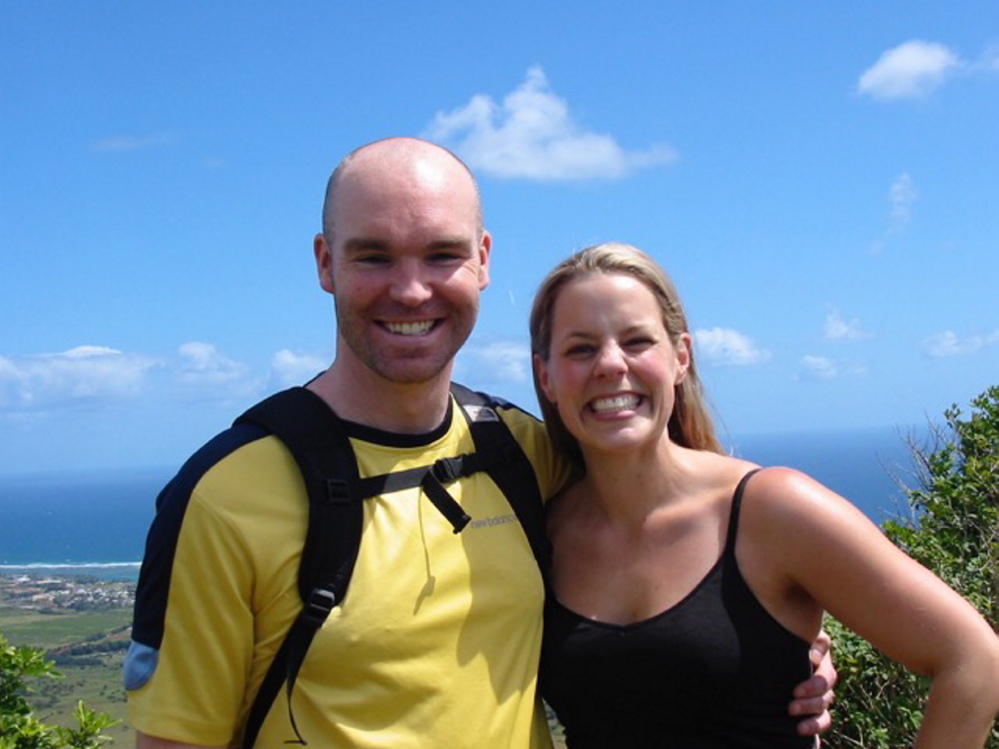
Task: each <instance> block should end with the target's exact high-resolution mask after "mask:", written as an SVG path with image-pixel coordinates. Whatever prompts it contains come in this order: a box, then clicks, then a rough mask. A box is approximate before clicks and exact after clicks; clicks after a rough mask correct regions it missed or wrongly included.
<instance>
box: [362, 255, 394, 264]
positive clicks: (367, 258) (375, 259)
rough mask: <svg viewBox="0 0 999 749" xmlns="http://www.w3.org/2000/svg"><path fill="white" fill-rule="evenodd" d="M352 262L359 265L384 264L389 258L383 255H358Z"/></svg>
mask: <svg viewBox="0 0 999 749" xmlns="http://www.w3.org/2000/svg"><path fill="white" fill-rule="evenodd" d="M354 262H356V263H359V264H361V265H386V264H387V263H388V262H389V259H388V258H387V257H386V256H385V255H358V256H357V257H356V258H354Z"/></svg>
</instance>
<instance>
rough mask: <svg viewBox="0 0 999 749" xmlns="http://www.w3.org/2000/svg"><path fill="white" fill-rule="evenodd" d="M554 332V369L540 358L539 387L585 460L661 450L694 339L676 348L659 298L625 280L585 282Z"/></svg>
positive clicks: (570, 293)
mask: <svg viewBox="0 0 999 749" xmlns="http://www.w3.org/2000/svg"><path fill="white" fill-rule="evenodd" d="M551 328H552V336H551V349H550V351H549V358H548V361H547V362H544V361H542V360H541V359H540V358H539V357H535V367H537V371H538V379H539V382H540V384H541V387H542V389H543V390H544V392H545V395H546V396H547V397H548V399H549V400H551V401H552V402H553V403H554V404H555V405H556V407H557V408H558V411H559V415H560V416H561V417H562V420H563V421H564V422H565V426H566V428H567V429H568V430H569V432H570V433H571V434H572V435H573V436H574V437H575V438H576V439H577V440H579V443H580V446H581V447H582V449H583V451H584V453H588V452H592V451H594V450H596V451H611V452H613V451H622V450H633V449H640V448H643V447H648V446H649V445H653V446H654V445H656V444H658V443H659V441H660V440H661V438H662V437H663V435H664V434H665V433H666V427H667V424H668V423H669V417H670V414H671V413H672V411H673V406H674V386H675V385H677V384H679V383H680V382H681V381H682V380H683V377H684V374H685V373H686V370H687V365H688V362H689V344H690V336H689V335H688V334H687V333H683V334H681V335H680V336H679V339H678V341H677V343H676V344H675V345H674V343H673V341H672V340H671V338H670V335H669V333H668V331H667V330H666V328H665V326H664V324H663V318H662V312H661V310H660V308H659V305H658V304H657V302H656V298H655V296H654V295H653V293H652V291H651V290H650V289H649V288H648V287H647V286H646V285H645V284H644V283H642V282H641V281H639V280H638V279H636V278H634V277H633V276H630V275H628V274H625V273H591V274H588V275H585V276H581V277H579V278H576V279H574V280H572V281H570V282H568V283H567V284H566V285H565V286H564V287H562V289H561V291H560V292H559V294H558V297H557V298H556V301H555V304H554V306H553V308H552V321H551Z"/></svg>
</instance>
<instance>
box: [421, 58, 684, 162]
mask: <svg viewBox="0 0 999 749" xmlns="http://www.w3.org/2000/svg"><path fill="white" fill-rule="evenodd" d="M425 137H427V138H428V139H430V140H434V141H437V142H439V143H441V144H443V145H446V146H448V147H449V148H451V149H452V150H454V151H455V152H456V153H458V154H459V155H460V156H461V157H462V158H463V159H464V160H465V161H466V162H467V163H468V165H469V166H470V167H471V168H472V169H473V170H475V171H478V172H481V173H483V174H489V175H492V176H494V177H505V178H525V179H536V180H584V179H608V178H620V177H624V176H627V175H629V174H631V173H633V172H636V171H638V170H640V169H646V168H650V167H656V166H662V165H665V164H670V163H672V162H674V161H675V160H676V159H677V154H676V152H675V151H674V150H673V149H672V148H670V147H669V146H666V145H663V144H655V145H652V146H650V147H649V148H647V149H645V150H643V151H627V150H625V149H623V148H622V147H621V146H620V145H619V144H618V143H617V141H616V140H615V139H614V138H613V137H612V136H610V135H605V134H601V133H594V132H589V131H587V130H585V129H584V128H582V127H580V126H579V125H577V124H576V123H575V122H574V121H573V118H572V115H571V114H570V112H569V106H568V104H566V102H565V100H564V99H561V98H559V97H558V96H556V95H555V94H554V93H553V92H552V90H551V87H550V86H549V84H548V79H547V78H546V77H545V73H544V71H543V70H542V69H541V68H540V67H533V68H531V69H530V70H528V71H527V77H526V78H525V80H524V82H523V83H522V84H521V85H520V86H519V87H518V88H516V89H515V90H514V91H513V92H511V93H509V94H507V96H506V97H505V98H504V99H503V103H502V104H496V103H495V102H494V101H493V100H492V98H491V97H489V96H487V95H485V94H479V95H476V96H473V97H472V99H471V100H470V101H469V102H468V104H466V105H465V106H463V107H459V108H458V109H454V110H452V111H450V112H438V113H437V115H436V116H435V117H434V121H433V123H432V124H431V126H430V127H429V128H428V129H427V132H426V133H425Z"/></svg>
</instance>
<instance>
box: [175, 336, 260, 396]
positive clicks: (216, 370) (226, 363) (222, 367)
mask: <svg viewBox="0 0 999 749" xmlns="http://www.w3.org/2000/svg"><path fill="white" fill-rule="evenodd" d="M177 353H178V354H179V355H180V366H179V368H178V372H177V380H178V381H179V382H180V383H182V384H184V385H195V386H203V385H209V386H214V385H227V384H230V383H234V382H237V381H239V380H241V379H243V378H244V377H245V375H246V373H247V370H246V367H245V366H244V365H242V364H240V363H239V362H237V361H235V360H233V359H230V358H228V357H226V356H223V355H222V354H221V353H219V350H218V349H217V348H216V347H215V346H213V345H212V344H210V343H201V342H198V341H193V342H191V343H185V344H183V345H182V346H181V347H180V348H179V349H177Z"/></svg>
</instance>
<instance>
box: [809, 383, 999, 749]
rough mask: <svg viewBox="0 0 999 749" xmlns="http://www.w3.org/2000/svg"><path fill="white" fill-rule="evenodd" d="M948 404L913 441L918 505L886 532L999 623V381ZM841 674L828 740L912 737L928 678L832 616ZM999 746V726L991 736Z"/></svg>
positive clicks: (878, 747)
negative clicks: (938, 421) (921, 438)
mask: <svg viewBox="0 0 999 749" xmlns="http://www.w3.org/2000/svg"><path fill="white" fill-rule="evenodd" d="M971 407H972V410H971V413H970V414H969V415H967V417H964V414H963V413H962V412H961V409H960V408H958V406H957V405H954V406H952V407H951V408H950V409H948V410H947V411H945V412H944V419H945V424H944V425H943V426H939V427H935V428H933V430H932V434H931V440H930V445H929V446H922V447H921V446H919V445H916V444H915V443H913V442H911V441H910V447H911V448H912V455H913V460H914V463H915V468H916V478H917V484H918V488H915V489H908V490H907V491H906V495H907V499H908V504H909V507H910V510H911V512H910V515H909V517H905V518H896V519H894V520H889V521H887V522H886V523H885V524H884V531H885V534H886V535H887V536H888V538H890V539H891V540H892V541H893V542H894V543H895V544H896V545H897V546H899V547H900V548H901V549H903V550H904V551H905V552H906V553H907V554H909V555H910V556H911V557H913V558H914V559H916V560H917V561H918V562H920V563H921V564H922V565H924V566H925V567H927V568H929V569H931V570H933V572H935V573H936V574H937V575H938V576H940V577H941V578H942V579H943V580H944V581H945V582H946V583H947V584H948V585H950V586H951V587H952V588H954V589H955V590H956V591H958V592H959V593H960V594H961V595H962V596H964V597H965V598H966V599H967V600H968V601H970V602H971V604H972V605H974V606H975V608H977V609H978V611H979V612H981V613H982V615H983V616H984V617H985V618H986V619H988V621H989V623H990V624H991V625H992V628H993V629H997V630H999V626H997V625H999V386H995V387H991V388H989V389H988V390H986V391H985V392H984V393H982V394H981V395H979V396H978V397H977V398H975V399H973V400H972V401H971ZM826 629H827V630H828V631H829V633H830V634H831V635H832V637H833V641H834V643H835V648H836V653H835V659H836V668H837V670H838V671H839V674H840V684H839V687H838V688H837V692H836V695H837V696H836V707H835V711H834V718H833V729H832V731H830V736H829V738H828V739H827V740H826V742H825V745H826V746H830V747H833V749H839V748H840V747H843V748H844V749H845V748H847V747H863V749H890V748H892V747H899V746H911V745H912V740H913V736H914V734H915V731H916V729H917V728H918V726H919V722H920V720H921V717H922V704H923V701H924V700H925V698H926V692H927V689H928V685H927V682H926V680H925V679H922V678H919V677H917V676H914V675H913V674H910V673H909V672H907V671H906V670H905V669H904V668H902V667H901V666H899V665H898V664H896V663H894V662H893V661H891V660H889V659H887V658H886V657H884V656H883V655H881V654H880V653H879V652H878V651H876V650H875V649H874V648H872V647H871V646H870V645H869V644H868V643H867V642H865V641H864V640H862V639H861V638H859V637H858V636H857V635H855V634H853V633H852V632H850V631H849V630H847V629H846V628H845V627H843V626H842V625H841V624H840V623H839V622H837V621H836V620H835V619H833V618H831V617H828V618H827V621H826ZM986 746H987V747H988V749H999V729H996V728H995V727H993V730H992V734H991V736H990V738H989V741H988V743H987V744H986Z"/></svg>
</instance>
